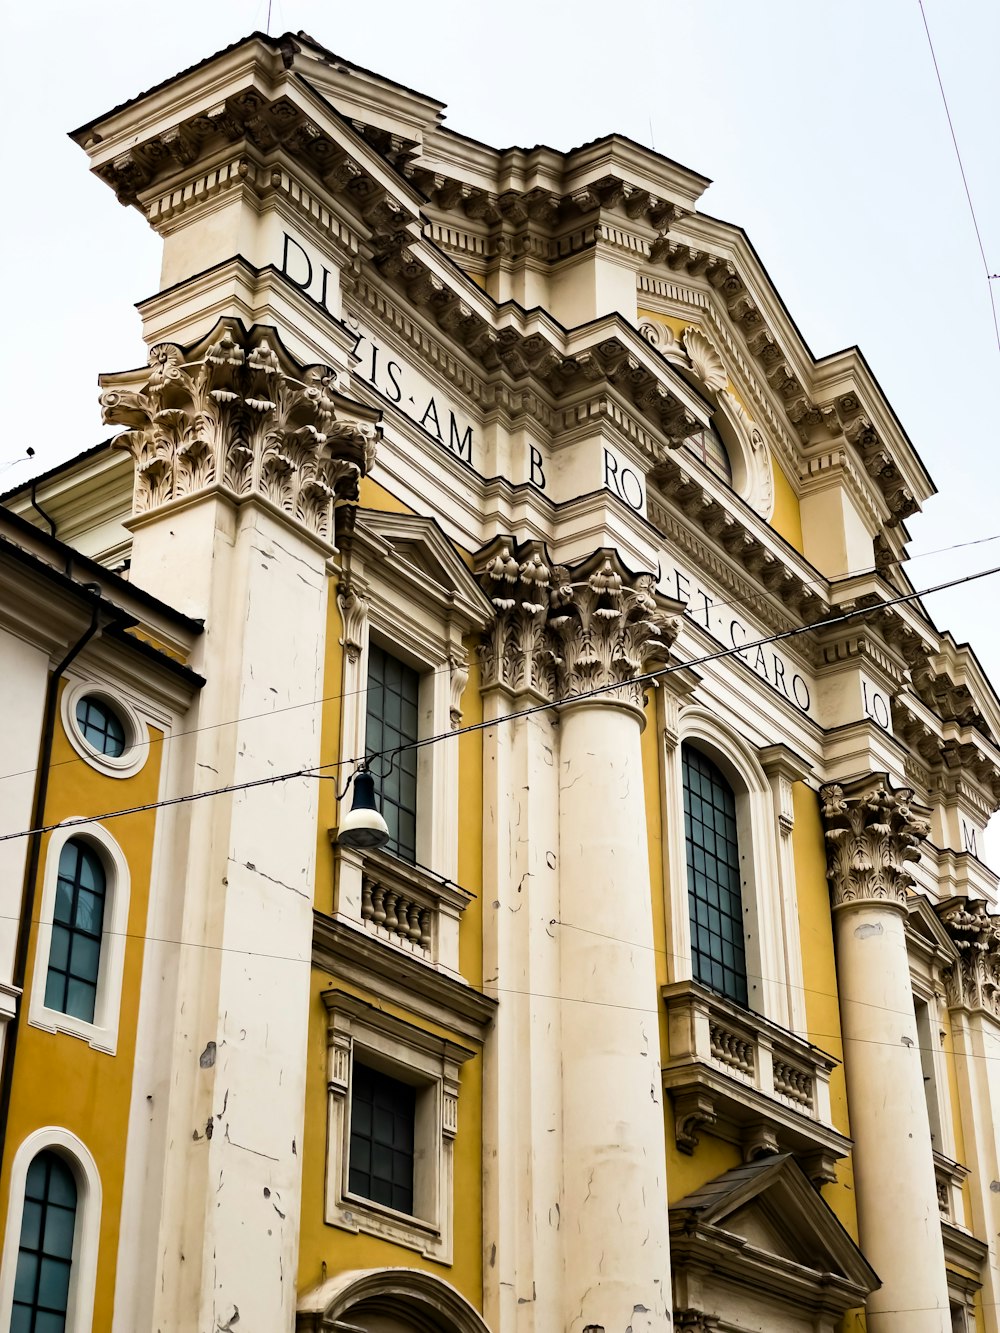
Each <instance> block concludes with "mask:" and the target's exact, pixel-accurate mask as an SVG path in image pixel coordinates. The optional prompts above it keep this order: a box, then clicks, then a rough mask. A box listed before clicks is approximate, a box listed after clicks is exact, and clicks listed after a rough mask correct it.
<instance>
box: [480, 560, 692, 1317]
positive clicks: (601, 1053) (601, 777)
mask: <svg viewBox="0 0 1000 1333" xmlns="http://www.w3.org/2000/svg"><path fill="white" fill-rule="evenodd" d="M480 577H481V579H482V582H483V586H484V589H485V590H486V592H487V594H488V595H489V596H490V598H491V600H492V601H493V604H494V607H495V608H496V610H497V622H496V626H495V627H494V631H493V633H492V634H491V635H490V636H489V637H488V639H487V641H486V643H485V644H484V647H483V654H482V656H483V678H484V683H486V684H489V683H491V682H493V683H496V682H503V683H504V684H505V685H506V686H507V688H508V689H509V690H511V691H512V692H513V693H512V695H511V696H509V697H510V698H511V702H512V703H513V701H514V697H516V696H517V692H520V695H519V702H522V703H527V702H529V701H530V697H534V698H540V699H548V700H552V701H559V702H561V703H562V705H563V706H562V707H561V708H560V710H559V725H558V727H555V728H553V727H552V724H551V722H549V721H548V720H546V723H545V728H546V729H545V731H544V733H543V732H541V731H539V733H538V735H537V736H534V732H535V731H536V730H537V729H538V726H539V720H538V719H535V718H532V719H529V720H528V723H527V725H525V724H524V723H509V724H506V728H507V729H509V738H508V739H506V740H505V739H504V738H503V731H502V730H501V729H500V728H498V731H497V733H496V734H495V736H494V737H493V739H492V740H490V741H488V742H487V767H488V768H489V765H490V764H491V762H496V763H497V765H498V770H497V775H496V778H495V780H494V785H493V792H494V798H495V802H496V805H497V807H498V808H499V809H501V810H502V809H503V801H504V797H505V798H506V803H507V806H508V810H507V813H506V817H505V818H503V819H500V820H498V821H497V829H498V840H497V843H496V844H493V843H492V839H491V837H490V836H489V835H488V837H487V856H488V857H490V856H492V857H493V858H494V860H495V862H496V864H497V866H498V867H499V871H498V873H496V874H495V875H494V879H495V882H497V883H498V884H500V886H501V894H500V895H498V900H497V902H496V903H495V906H496V907H498V908H500V909H501V915H500V918H499V919H498V920H497V921H496V923H495V925H494V927H493V928H492V937H493V938H494V940H495V941H496V944H495V945H494V946H493V952H492V953H491V952H490V950H491V944H490V939H491V930H490V929H487V931H486V936H487V940H486V947H487V976H488V977H489V975H490V969H491V967H496V966H497V964H498V963H501V964H503V965H504V966H506V967H507V969H508V971H507V975H508V978H513V979H514V981H513V984H512V982H511V981H510V980H508V981H506V982H504V981H502V980H501V981H500V982H499V983H498V985H499V999H500V1012H499V1014H498V1017H497V1025H496V1046H495V1048H494V1051H495V1065H494V1074H493V1077H494V1078H495V1080H496V1082H495V1085H494V1086H495V1088H496V1091H497V1093H498V1095H499V1098H500V1107H501V1110H500V1123H499V1126H498V1129H499V1132H500V1133H501V1134H503V1133H506V1135H507V1136H508V1149H507V1152H506V1153H505V1154H504V1153H500V1154H499V1155H498V1156H499V1157H502V1158H503V1161H506V1162H508V1163H509V1162H511V1161H513V1163H514V1166H515V1169H516V1175H515V1178H514V1179H513V1180H509V1179H505V1177H504V1168H503V1164H502V1162H500V1161H498V1166H499V1170H498V1172H497V1174H498V1179H497V1180H496V1182H495V1183H494V1186H493V1188H492V1197H493V1199H494V1200H495V1203H494V1207H495V1208H498V1209H499V1210H500V1220H499V1234H500V1235H501V1237H503V1238H504V1243H505V1244H506V1245H507V1246H508V1256H509V1250H510V1248H511V1247H513V1249H514V1257H513V1258H510V1257H507V1258H502V1259H501V1267H502V1269H503V1270H504V1271H505V1272H506V1271H509V1272H510V1273H511V1276H510V1277H505V1276H504V1275H503V1273H501V1274H500V1275H498V1276H497V1277H496V1278H493V1277H490V1278H488V1289H489V1287H490V1286H494V1287H497V1288H498V1289H499V1295H498V1297H497V1300H496V1301H495V1303H494V1305H493V1306H492V1307H491V1309H492V1308H496V1309H497V1310H498V1312H499V1315H500V1325H501V1327H502V1326H503V1321H504V1315H505V1313H509V1314H510V1315H511V1317H512V1323H513V1326H514V1327H521V1328H527V1327H529V1326H534V1327H537V1328H539V1329H542V1330H545V1333H548V1331H549V1330H550V1329H555V1328H558V1329H561V1330H566V1333H583V1330H584V1329H586V1328H597V1327H600V1328H603V1329H606V1330H608V1331H609V1333H610V1330H612V1329H614V1330H620V1331H621V1333H625V1330H627V1329H629V1328H631V1329H632V1331H633V1333H640V1331H641V1330H656V1331H657V1333H667V1331H668V1330H670V1329H671V1327H672V1324H671V1314H670V1254H669V1225H668V1216H667V1194H666V1150H665V1135H664V1122H663V1098H662V1092H661V1082H660V1064H659V1025H658V1021H657V1014H658V1004H659V997H658V993H657V988H656V969H655V955H654V939H653V926H652V903H651V890H650V877H649V859H648V858H649V852H648V841H647V833H646V817H645V797H644V785H643V774H642V755H641V752H640V734H641V728H642V724H643V711H642V687H641V686H640V685H637V684H636V680H635V678H636V676H637V675H638V674H640V673H641V672H642V670H643V668H644V666H645V665H646V663H647V661H648V660H651V659H655V658H657V657H659V658H660V659H662V658H663V657H665V655H666V652H667V650H668V648H669V645H670V644H671V643H672V642H673V639H674V637H675V635H676V633H677V625H678V622H677V619H676V617H677V616H678V615H679V614H680V612H681V610H682V608H681V606H680V605H679V604H678V603H675V602H668V601H667V600H666V599H664V598H659V597H657V596H655V595H654V592H653V588H654V584H655V579H654V577H653V576H652V575H647V574H640V575H635V574H632V573H631V572H630V571H628V570H627V569H625V568H624V566H623V565H622V564H621V562H620V561H619V559H618V556H617V554H615V553H614V552H611V551H597V552H595V554H594V555H593V556H591V557H589V558H588V559H587V560H584V561H582V562H581V563H580V564H578V565H576V566H574V567H572V568H567V567H563V566H553V565H552V564H551V562H550V561H549V560H548V557H547V556H546V554H545V552H544V550H543V549H542V548H541V547H539V546H537V545H532V546H528V547H518V546H517V545H516V543H514V542H513V541H511V539H498V541H497V542H495V543H494V544H493V545H492V546H491V547H490V548H488V549H487V551H485V552H484V553H483V555H482V557H481V560H480ZM606 687H614V688H613V689H610V690H608V692H605V690H606ZM594 690H597V691H600V693H599V694H597V695H595V696H592V697H587V696H588V694H589V693H590V692H591V691H594ZM556 736H558V751H557V752H555V747H554V744H551V745H550V741H552V742H554V740H555V737H556ZM553 759H554V764H553ZM501 763H504V764H505V772H506V784H505V782H504V779H503V778H502V777H501V776H500V768H499V765H500V764H501ZM489 782H490V780H489V779H488V786H489ZM553 796H555V798H556V802H557V804H556V806H555V808H553V806H552V798H553ZM491 809H492V807H491V806H490V805H489V804H488V808H487V828H489V826H490V823H491V818H490V815H491ZM505 843H506V844H508V845H505ZM543 866H544V869H543ZM556 871H557V874H556V873H554V872H556ZM515 874H517V875H520V878H519V879H518V880H517V883H516V885H515V883H514V876H515ZM487 875H489V866H488V867H487ZM536 877H537V880H536ZM504 886H506V889H504ZM556 888H557V890H558V893H557V896H556V893H555V890H556ZM522 890H523V893H524V898H523V900H522V901H521V902H516V901H514V899H515V896H520V894H521V893H522ZM504 891H505V892H506V895H507V898H506V901H505V900H504V897H503V893H504ZM504 908H506V909H507V913H508V915H505V914H504V911H503V909H504ZM517 921H523V926H519V925H517V924H515V922H517ZM522 929H523V931H524V933H523V934H520V935H519V934H518V933H517V932H518V931H519V930H522ZM505 940H506V945H504V941H505ZM487 985H488V983H487ZM505 1010H506V1014H505ZM488 1069H489V1063H488ZM489 1077H490V1075H489V1073H488V1078H489ZM503 1108H506V1109H503ZM491 1115H492V1112H490V1111H489V1109H488V1110H487V1117H488V1121H489V1117H490V1116H491ZM529 1133H530V1135H531V1136H532V1137H531V1139H530V1140H529V1138H528V1137H527V1135H528V1134H529ZM519 1134H520V1136H521V1137H520V1138H519V1137H518V1136H519ZM500 1142H501V1144H502V1139H501V1140H500ZM519 1145H520V1152H518V1151H517V1149H518V1146H519ZM518 1191H521V1192H522V1197H521V1198H520V1200H518V1197H517V1196H518ZM508 1195H509V1196H510V1197H509V1198H507V1196H508ZM505 1199H506V1221H505V1215H504V1207H505ZM518 1201H519V1202H520V1207H517V1203H518ZM553 1242H555V1243H553ZM492 1258H493V1256H492V1251H491V1248H490V1246H489V1245H488V1246H487V1263H488V1264H490V1263H491V1262H492ZM528 1273H530V1274H531V1279H532V1290H531V1291H530V1293H527V1292H526V1293H525V1294H524V1295H522V1296H520V1297H518V1299H517V1304H516V1305H515V1304H514V1303H513V1302H512V1301H511V1300H510V1298H509V1297H508V1296H507V1295H506V1290H505V1289H506V1285H507V1283H514V1284H516V1286H517V1287H518V1288H519V1287H520V1286H521V1285H523V1284H524V1283H525V1280H526V1276H527V1274H528ZM554 1298H555V1299H554ZM525 1311H529V1312H530V1313H525Z"/></svg>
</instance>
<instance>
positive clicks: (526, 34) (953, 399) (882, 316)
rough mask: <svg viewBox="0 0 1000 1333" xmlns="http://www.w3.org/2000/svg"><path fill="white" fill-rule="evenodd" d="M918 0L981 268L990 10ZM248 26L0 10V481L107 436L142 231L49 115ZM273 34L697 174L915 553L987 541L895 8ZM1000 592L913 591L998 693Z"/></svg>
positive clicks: (964, 345) (966, 247) (124, 87)
mask: <svg viewBox="0 0 1000 1333" xmlns="http://www.w3.org/2000/svg"><path fill="white" fill-rule="evenodd" d="M924 3H925V9H926V13H927V18H928V22H929V24H930V28H931V34H932V36H933V38H934V42H935V46H936V50H937V55H938V60H939V63H940V66H941V72H942V76H943V79H944V84H945V90H946V92H947V94H948V98H949V102H950V105H951V110H952V115H953V119H954V123H955V129H956V133H957V136H958V141H959V145H960V147H961V150H962V154H963V157H964V161H965V167H966V173H967V176H968V181H969V186H970V189H971V192H972V197H973V201H974V203H975V205H976V210H977V213H978V217H979V223H980V229H981V232H982V237H983V243H984V246H985V250H986V256H987V260H988V264H989V269H990V272H993V273H996V272H998V271H1000V170H998V168H1000V150H998V147H997V130H998V127H1000V77H998V75H1000V68H998V67H1000V55H998V53H1000V3H997V0H924ZM267 17H268V3H267V0H240V2H238V0H171V3H170V4H169V5H165V6H155V5H146V4H143V5H140V4H136V3H135V0H92V3H90V4H87V5H81V4H79V3H77V2H74V3H68V2H67V0H59V2H56V0H49V2H46V0H36V3H34V4H24V3H20V4H9V5H8V6H7V11H6V18H5V48H6V50H5V54H6V59H5V62H4V64H5V71H4V72H5V78H6V81H7V85H8V89H9V91H8V113H7V119H6V120H5V122H4V130H3V135H4V139H3V145H2V147H3V158H2V163H3V179H4V186H5V189H4V192H5V196H6V199H7V205H6V207H5V209H4V211H3V220H2V224H0V225H2V232H3V255H4V259H5V274H4V292H5V294H6V307H7V308H6V310H5V318H4V320H3V335H2V337H3V341H4V366H5V368H6V372H7V373H6V376H5V379H6V383H7V385H8V390H7V397H8V407H7V421H8V427H7V431H6V432H5V433H4V435H3V437H2V439H0V469H2V468H4V466H5V465H6V464H8V463H9V462H10V461H11V460H12V459H15V458H17V457H18V456H19V455H20V454H23V452H24V448H25V446H26V445H28V444H30V445H32V446H33V447H34V449H35V451H36V455H37V456H36V459H35V464H34V465H33V466H29V465H28V464H26V463H25V464H18V465H16V466H15V467H10V468H8V469H7V470H6V471H3V473H2V475H0V490H5V489H8V488H9V487H10V486H11V485H14V484H15V483H16V482H18V481H20V480H21V479H22V478H26V477H27V476H29V475H30V472H31V471H32V470H40V469H42V468H46V467H51V466H52V465H53V464H55V463H57V462H59V461H60V460H62V459H64V458H67V457H69V456H70V455H72V454H74V453H76V452H78V451H79V450H81V449H84V448H86V447H88V446H89V445H91V444H93V443H96V442H97V441H98V440H100V439H102V438H104V436H105V435H106V434H107V433H108V432H106V431H104V430H103V429H102V427H101V424H100V414H99V411H98V408H97V375H98V372H100V371H109V370H121V369H125V368H127V367H129V366H134V365H139V364H143V363H144V361H145V349H144V347H143V345H142V342H141V337H140V326H139V319H138V316H137V314H136V312H135V310H134V308H133V307H134V304H135V302H137V301H139V300H141V299H142V298H143V297H145V296H148V295H150V294H151V293H152V292H154V291H155V290H156V287H157V273H158V261H159V255H158V251H159V243H158V241H157V239H156V237H155V236H154V234H153V233H152V231H150V230H149V229H148V227H147V226H146V224H145V223H144V222H143V220H142V218H141V217H140V216H139V214H138V213H137V212H136V211H135V210H134V209H128V210H126V209H123V208H122V207H121V206H120V205H119V204H118V203H117V202H116V201H115V199H114V196H113V195H112V193H111V191H110V190H109V189H108V188H107V187H106V186H104V185H103V184H101V183H100V182H99V181H97V179H96V178H94V177H91V176H90V174H89V172H88V169H87V160H86V157H85V155H84V154H83V152H82V151H81V150H80V149H78V148H77V147H76V146H75V145H74V144H72V143H71V142H70V141H69V140H68V139H67V138H66V133H67V131H69V130H71V129H73V128H74V127H76V126H77V125H80V124H82V123H84V122H86V121H88V120H90V119H92V118H94V117H95V116H97V115H99V114H100V113H102V112H104V111H106V110H108V109H110V108H111V107H113V106H115V105H116V104H117V103H119V102H121V101H123V100H125V99H126V98H129V97H132V96H134V95H135V94H136V93H137V92H139V91H141V90H142V89H144V88H147V87H149V86H151V85H152V84H154V83H158V82H160V81H161V80H162V79H164V78H167V77H169V76H170V75H172V74H174V73H176V72H177V71H178V70H180V69H182V68H184V67H185V66H186V65H190V64H192V63H194V62H195V61H197V60H200V59H202V58H203V57H205V56H207V55H209V54H210V53H211V52H213V51H215V50H218V49H219V48H220V47H222V46H225V45H227V44H228V43H230V42H232V41H234V40H236V39H237V38H239V37H241V36H244V35H245V34H247V33H249V32H251V31H252V30H253V29H255V28H264V27H265V25H266V23H267ZM286 29H292V30H297V29H304V30H305V31H307V32H309V33H311V34H312V36H314V37H315V38H316V39H317V40H318V41H320V42H322V43H323V44H325V45H326V46H328V47H330V48H331V49H332V50H334V51H335V52H337V54H339V55H341V56H343V57H344V58H346V59H347V60H350V61H354V62H356V63H358V64H361V65H365V66H367V67H369V68H370V69H373V70H376V71H378V72H379V73H382V74H386V75H388V76H390V77H391V78H394V79H397V80H398V81H400V82H401V83H405V84H408V85H409V86H411V87H414V88H417V89H419V90H420V91H421V92H424V93H428V94H429V95H431V96H433V97H435V98H437V99H438V100H439V101H442V102H445V103H447V105H448V113H447V117H448V124H449V125H450V126H451V127H452V128H453V129H456V130H459V131H461V132H463V133H465V134H470V135H472V136H474V137H476V138H479V139H483V140H485V141H486V142H488V143H491V144H494V145H495V146H498V147H501V146H506V145H509V144H513V143H517V144H524V145H530V144H534V143H538V142H542V143H548V144H550V145H552V146H553V147H556V148H569V147H572V146H573V145H574V144H578V143H582V142H584V141H586V140H588V139H591V138H593V137H595V136H597V135H600V134H603V133H606V132H608V131H612V130H618V131H621V132H623V133H625V134H628V135H630V136H632V137H633V138H635V139H638V140H640V141H641V142H643V143H652V146H654V147H655V148H656V149H657V150H659V151H660V152H663V153H666V154H667V155H668V156H670V157H673V158H676V159H677V160H678V161H680V162H682V163H684V164H685V165H686V166H689V167H692V168H694V169H695V170H697V171H699V172H702V173H703V174H705V175H707V176H710V177H711V178H712V179H713V181H714V184H713V185H712V186H711V187H710V188H709V190H708V192H707V193H706V195H705V196H704V197H703V198H702V201H701V205H700V206H701V207H702V208H703V209H704V210H705V211H707V212H710V213H712V214H714V215H715V216H717V217H721V218H725V219H727V220H728V221H732V222H736V223H739V224H740V225H741V226H743V227H744V228H745V229H746V230H747V232H748V233H749V235H750V239H751V241H752V242H753V244H754V245H755V247H756V249H757V251H758V253H759V254H760V256H761V258H762V260H763V262H764V263H765V265H766V266H767V268H768V270H769V272H770V274H771V277H772V279H773V280H774V282H775V284H776V286H777V288H778V291H779V292H780V293H781V295H782V296H783V297H784V299H785V302H786V303H787V305H788V307H789V309H790V310H791V312H792V314H793V316H794V318H795V319H796V321H797V322H798V325H799V327H800V329H801V330H802V332H803V334H804V336H805V338H806V340H807V341H808V343H809V345H810V347H811V348H812V350H813V352H814V353H815V354H816V355H824V354H826V353H829V352H832V351H836V350H838V349H840V348H842V347H844V346H847V345H850V344H854V343H857V344H858V345H860V347H861V348H862V350H863V351H864V353H865V355H866V357H867V358H868V361H869V363H870V364H871V366H872V368H873V369H874V371H875V374H876V375H877V377H878V379H879V380H880V382H881V384H882V386H883V388H884V389H885V391H886V393H887V395H888V397H889V400H890V402H891V403H892V404H893V406H894V408H895V409H896V412H897V413H898V415H899V417H900V419H901V420H902V422H903V425H904V426H905V427H906V429H907V431H908V432H909V434H910V437H911V439H912V440H913V442H914V444H915V446H916V448H917V450H918V452H919V453H920V455H921V457H922V458H923V460H924V463H925V464H926V465H927V467H928V469H929V471H930V473H931V475H932V477H933V478H934V480H935V481H936V483H937V485H938V488H939V490H940V492H941V493H940V495H938V496H936V497H935V498H934V499H932V500H931V501H930V502H929V503H928V505H927V507H926V510H925V512H924V514H922V515H919V516H917V517H915V518H914V519H912V520H911V521H910V524H909V528H910V531H911V534H912V541H911V545H910V550H911V553H912V554H913V555H914V557H919V556H920V555H921V553H922V552H932V551H936V550H937V549H938V548H941V547H948V546H951V545H952V544H954V543H958V542H969V541H972V540H975V539H985V538H990V537H994V536H995V535H997V534H1000V512H998V505H997V496H998V489H1000V488H998V482H997V477H998V466H997V453H998V446H1000V430H998V426H997V418H998V389H1000V349H998V347H997V342H996V337H995V334H994V329H993V321H992V316H991V312H990V303H989V289H988V284H987V281H986V276H985V272H984V268H983V262H982V258H981V256H980V253H979V248H978V246H977V243H976V237H975V233H974V231H973V227H972V223H971V220H970V216H969V210H968V205H967V203H966V200H965V195H964V193H963V189H962V181H961V177H960V175H959V171H958V166H957V164H956V160H955V155H954V150H953V148H952V145H951V140H950V137H949V133H948V126H947V122H946V120H945V116H944V111H943V108H942V105H941V100H940V95H939V93H938V89H937V85H936V82H935V77H934V69H933V65H932V63H931V58H930V52H929V49H928V46H927V40H926V37H925V34H924V29H923V24H922V20H921V13H920V6H919V2H918V0H631V3H621V4H609V3H607V0H601V3H597V0H575V2H574V3H570V2H569V0H560V3H554V2H553V0H530V2H529V0H504V3H502V4H490V5H489V6H487V5H485V4H482V3H479V0H464V3H458V2H457V0H432V3H428V4H422V5H417V4H414V3H413V0H406V2H405V3H404V0H379V3H378V4H374V3H371V2H370V0H369V2H368V3H359V0H355V3H353V4H347V3H344V2H343V0H339V2H338V3H333V2H332V0H272V4H271V17H270V31H271V32H272V33H279V32H282V31H285V30H286ZM11 85H13V86H12V87H11ZM994 286H995V287H998V288H1000V283H996V284H994ZM996 295H997V298H998V301H1000V291H997V293H996ZM994 564H998V565H1000V540H996V541H984V542H983V544H981V545H979V546H967V547H964V548H963V549H958V550H952V551H948V552H943V553H941V554H934V555H926V556H924V557H923V558H915V559H914V560H913V561H912V563H911V565H910V567H909V568H910V575H911V577H912V578H913V580H914V582H915V584H916V586H917V587H925V586H929V585H931V584H932V583H936V582H939V581H941V580H944V579H947V578H950V577H955V576H957V575H960V574H964V573H967V572H972V571H974V570H978V569H983V568H986V567H989V566H991V565H994ZM998 605H1000V577H996V578H993V579H986V580H982V581H980V582H978V583H975V584H973V585H972V586H971V587H970V588H968V589H966V590H964V591H959V592H949V593H942V594H939V595H938V596H936V597H934V598H932V599H931V600H930V602H929V609H930V610H931V613H932V614H933V615H934V616H935V618H936V621H937V623H938V625H939V626H942V627H948V628H950V629H952V631H953V632H954V633H955V635H956V637H957V638H958V639H959V640H963V639H970V640H971V641H972V643H973V646H974V647H975V649H976V650H977V652H978V654H979V656H980V659H981V660H982V662H983V664H984V666H985V667H986V669H987V671H988V672H989V673H990V674H991V676H992V677H993V679H994V680H995V681H996V682H997V683H998V684H1000V623H998V622H1000V617H998V614H997V607H998ZM996 822H1000V821H996ZM992 850H993V856H992V860H993V861H994V863H996V862H997V861H998V856H997V853H998V852H1000V839H998V838H997V837H996V836H994V840H993V844H992Z"/></svg>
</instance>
